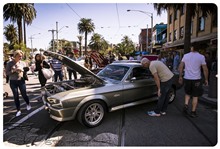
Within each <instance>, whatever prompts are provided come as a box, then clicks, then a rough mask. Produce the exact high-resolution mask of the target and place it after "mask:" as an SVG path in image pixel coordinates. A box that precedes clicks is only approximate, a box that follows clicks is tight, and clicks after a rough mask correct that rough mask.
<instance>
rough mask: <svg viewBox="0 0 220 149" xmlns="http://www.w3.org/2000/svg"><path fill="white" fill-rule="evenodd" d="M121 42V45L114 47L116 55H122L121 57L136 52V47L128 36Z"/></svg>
mask: <svg viewBox="0 0 220 149" xmlns="http://www.w3.org/2000/svg"><path fill="white" fill-rule="evenodd" d="M121 41H122V42H121V43H119V44H117V45H116V46H115V47H114V51H115V53H117V54H119V53H120V54H121V55H130V54H132V53H133V52H134V50H135V45H134V43H133V41H132V40H131V39H130V38H129V37H128V36H124V37H123V39H122V40H121Z"/></svg>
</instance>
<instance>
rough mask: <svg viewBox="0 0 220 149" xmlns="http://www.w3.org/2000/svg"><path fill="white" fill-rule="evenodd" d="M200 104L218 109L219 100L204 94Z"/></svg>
mask: <svg viewBox="0 0 220 149" xmlns="http://www.w3.org/2000/svg"><path fill="white" fill-rule="evenodd" d="M199 102H201V103H204V104H207V105H209V106H214V107H217V99H216V98H210V97H208V94H203V96H201V97H199Z"/></svg>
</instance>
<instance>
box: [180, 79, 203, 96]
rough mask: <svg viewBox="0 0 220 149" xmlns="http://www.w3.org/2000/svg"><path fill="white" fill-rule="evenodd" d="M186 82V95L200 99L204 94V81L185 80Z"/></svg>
mask: <svg viewBox="0 0 220 149" xmlns="http://www.w3.org/2000/svg"><path fill="white" fill-rule="evenodd" d="M184 81H185V82H184V83H185V87H184V89H185V93H186V94H187V95H191V96H193V97H199V96H202V94H203V87H202V79H199V80H187V79H185V80H184Z"/></svg>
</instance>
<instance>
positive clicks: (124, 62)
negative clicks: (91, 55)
mask: <svg viewBox="0 0 220 149" xmlns="http://www.w3.org/2000/svg"><path fill="white" fill-rule="evenodd" d="M110 65H119V66H128V67H131V66H141V63H140V61H139V62H138V61H129V60H122V61H114V62H113V63H111V64H110Z"/></svg>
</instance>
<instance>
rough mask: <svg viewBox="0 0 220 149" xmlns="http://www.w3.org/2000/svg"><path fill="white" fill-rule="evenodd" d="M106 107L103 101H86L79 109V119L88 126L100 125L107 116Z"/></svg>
mask: <svg viewBox="0 0 220 149" xmlns="http://www.w3.org/2000/svg"><path fill="white" fill-rule="evenodd" d="M105 109H106V107H105V105H104V103H103V102H102V101H98V100H96V101H90V102H87V103H85V104H84V105H83V106H82V107H81V108H80V110H79V112H78V115H77V118H78V121H79V122H80V123H81V124H82V125H84V126H87V127H90V128H93V127H96V126H98V125H100V124H101V123H102V121H103V118H104V116H105V111H106V110H105Z"/></svg>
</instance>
